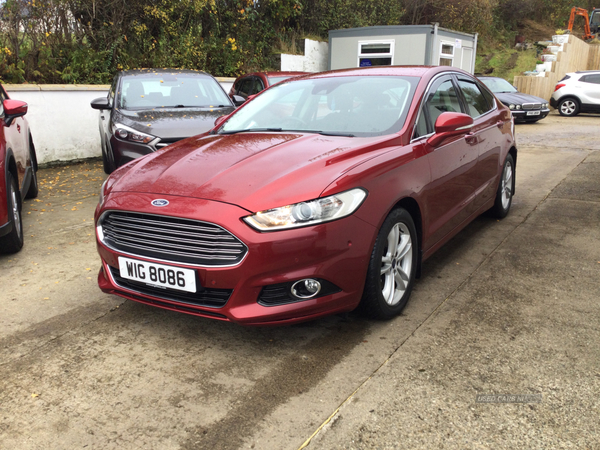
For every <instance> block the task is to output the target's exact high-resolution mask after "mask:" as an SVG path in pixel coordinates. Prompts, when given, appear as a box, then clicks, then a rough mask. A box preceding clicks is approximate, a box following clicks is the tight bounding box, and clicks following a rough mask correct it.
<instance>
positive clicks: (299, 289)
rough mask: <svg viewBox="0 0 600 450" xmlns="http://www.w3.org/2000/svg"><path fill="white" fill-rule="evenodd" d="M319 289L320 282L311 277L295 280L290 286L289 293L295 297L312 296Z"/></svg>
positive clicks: (304, 297) (305, 297)
mask: <svg viewBox="0 0 600 450" xmlns="http://www.w3.org/2000/svg"><path fill="white" fill-rule="evenodd" d="M320 291H321V283H319V282H318V281H317V280H314V279H312V278H306V279H304V280H300V281H296V282H295V283H294V284H293V285H292V288H291V293H292V295H293V296H294V297H296V298H303V299H307V298H312V297H314V296H316V295H317V294H318V293H319V292H320Z"/></svg>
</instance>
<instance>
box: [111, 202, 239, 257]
mask: <svg viewBox="0 0 600 450" xmlns="http://www.w3.org/2000/svg"><path fill="white" fill-rule="evenodd" d="M99 226H100V227H101V230H102V242H103V243H104V244H105V245H106V246H107V247H109V248H112V249H113V250H117V251H120V252H124V253H129V254H131V255H138V256H145V257H148V258H153V259H158V260H163V261H172V262H178V263H188V264H195V265H201V266H231V265H235V264H237V263H239V262H240V261H241V260H242V259H243V258H244V256H245V255H246V252H247V250H248V249H247V247H246V246H245V245H244V244H243V243H242V242H241V241H240V240H239V239H237V238H236V237H235V236H233V235H232V234H231V233H229V232H228V231H227V230H225V229H223V228H221V227H220V226H218V225H215V224H212V223H208V222H201V221H198V220H190V219H181V218H178V217H167V216H156V215H152V214H141V213H132V212H122V211H109V212H107V213H106V214H104V215H103V216H102V218H101V219H100V222H99Z"/></svg>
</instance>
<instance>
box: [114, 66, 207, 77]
mask: <svg viewBox="0 0 600 450" xmlns="http://www.w3.org/2000/svg"><path fill="white" fill-rule="evenodd" d="M165 73H169V74H173V75H179V74H195V75H206V76H210V75H209V74H208V73H206V72H203V71H201V70H193V69H168V68H162V69H152V68H143V69H128V70H123V71H121V75H122V76H135V75H160V74H165Z"/></svg>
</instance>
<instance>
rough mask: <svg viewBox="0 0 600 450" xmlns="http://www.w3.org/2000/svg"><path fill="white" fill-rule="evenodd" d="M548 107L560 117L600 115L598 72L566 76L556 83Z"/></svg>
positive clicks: (584, 72)
mask: <svg viewBox="0 0 600 450" xmlns="http://www.w3.org/2000/svg"><path fill="white" fill-rule="evenodd" d="M550 105H551V106H552V107H553V108H556V109H558V112H559V113H560V115H561V116H576V115H577V114H579V113H600V70H590V71H582V72H573V73H568V74H566V75H565V76H564V78H563V79H562V80H560V81H559V82H558V83H556V86H555V87H554V93H553V94H552V97H551V98H550Z"/></svg>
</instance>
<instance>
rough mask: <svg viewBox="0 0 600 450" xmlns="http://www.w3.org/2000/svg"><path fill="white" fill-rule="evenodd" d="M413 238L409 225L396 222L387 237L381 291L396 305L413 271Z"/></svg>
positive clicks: (386, 299) (384, 296)
mask: <svg viewBox="0 0 600 450" xmlns="http://www.w3.org/2000/svg"><path fill="white" fill-rule="evenodd" d="M412 251H413V250H412V240H411V237H410V232H409V230H408V227H407V226H406V225H405V224H403V223H397V224H395V225H394V226H393V227H392V229H391V230H390V232H389V234H388V237H387V246H386V248H385V250H384V253H383V257H382V259H381V286H382V289H381V293H382V295H383V298H384V300H385V302H386V303H387V304H388V305H390V306H394V305H396V304H397V303H398V302H399V301H400V299H401V298H402V296H403V295H404V292H405V291H406V289H407V287H408V284H409V280H410V274H411V272H412V264H413V257H412Z"/></svg>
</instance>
